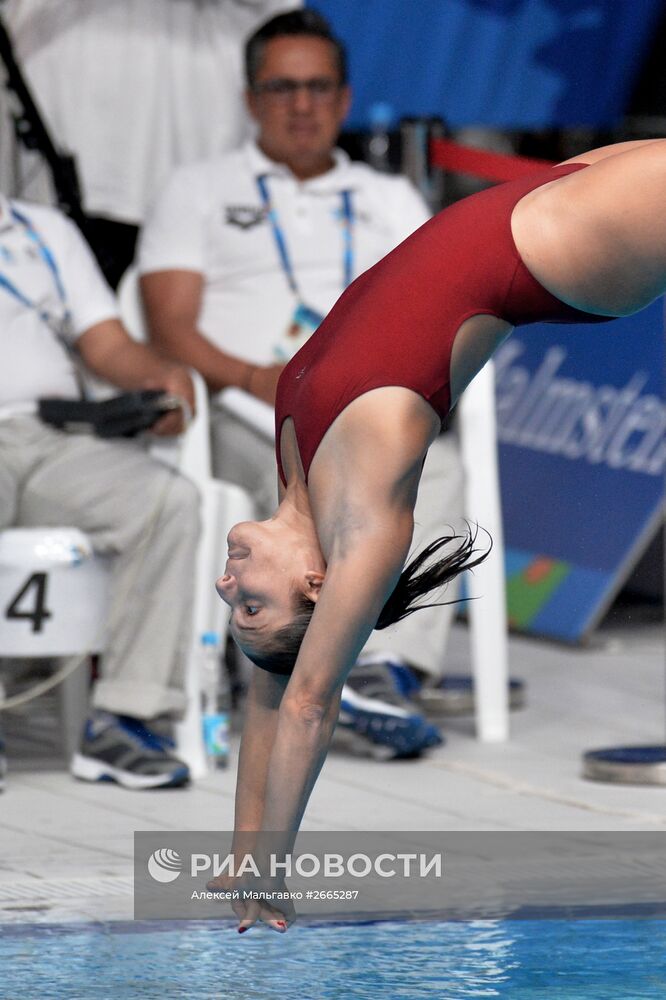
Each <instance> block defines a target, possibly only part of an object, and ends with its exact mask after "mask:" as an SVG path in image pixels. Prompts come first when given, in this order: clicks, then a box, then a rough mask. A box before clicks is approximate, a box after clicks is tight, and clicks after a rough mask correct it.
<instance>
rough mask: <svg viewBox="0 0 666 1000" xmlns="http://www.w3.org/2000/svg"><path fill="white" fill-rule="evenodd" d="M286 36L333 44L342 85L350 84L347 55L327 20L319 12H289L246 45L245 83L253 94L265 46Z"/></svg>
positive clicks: (259, 31) (264, 25) (275, 18)
mask: <svg viewBox="0 0 666 1000" xmlns="http://www.w3.org/2000/svg"><path fill="white" fill-rule="evenodd" d="M285 36H288V37H291V38H295V37H298V36H301V37H305V38H323V39H324V41H327V42H330V44H331V45H332V46H333V49H334V52H335V60H336V62H337V64H338V73H339V82H340V84H345V83H347V53H346V51H345V47H344V45H343V44H342V42H341V41H340V40H339V39H338V38H336V37H335V35H334V34H333V32H332V31H331V26H330V24H329V23H328V21H327V20H326V18H325V17H322V15H321V14H318V13H317V11H316V10H307V9H305V10H289V11H287V12H286V13H285V14H278V15H277V16H276V17H272V18H271V19H270V21H266V23H265V24H262V25H261V27H260V28H257V30H256V31H255V32H254V34H253V35H250V37H249V38H248V40H247V42H246V43H245V79H246V82H247V85H248V87H249V88H250V90H251V89H252V88H253V87H254V86H255V84H256V82H257V75H258V73H259V68H260V66H261V61H262V59H263V58H264V50H265V48H266V44H267V43H268V42H270V41H271V39H273V38H283V37H285Z"/></svg>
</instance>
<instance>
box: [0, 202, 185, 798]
mask: <svg viewBox="0 0 666 1000" xmlns="http://www.w3.org/2000/svg"><path fill="white" fill-rule="evenodd" d="M0 329H2V337H0V530H1V529H3V528H8V527H12V526H23V527H26V526H31V525H34V526H38V525H53V526H59V527H62V526H67V525H71V526H73V527H78V528H80V529H81V530H83V531H84V532H86V534H87V535H88V536H89V537H90V539H91V541H92V543H93V546H94V548H95V551H96V552H98V553H103V554H105V555H110V556H113V557H114V559H113V560H112V590H111V600H110V605H109V609H108V626H107V636H108V641H107V646H106V649H105V651H104V654H103V657H102V672H101V677H100V679H99V680H98V682H97V683H96V684H95V687H94V690H93V694H92V712H91V715H90V717H89V719H88V721H87V724H86V727H85V731H84V734H83V738H82V741H81V746H80V749H79V753H78V754H76V755H75V757H74V759H73V762H72V772H73V774H74V775H76V776H77V777H79V778H83V779H87V780H99V779H107V780H108V779H112V780H114V781H117V782H118V783H120V784H122V785H124V786H125V787H128V788H152V787H155V786H158V785H161V786H164V785H180V784H183V783H185V782H186V781H187V780H188V777H189V774H188V768H187V767H186V765H185V764H183V763H182V762H181V761H180V760H178V759H177V758H176V757H174V756H173V754H172V752H171V751H170V749H169V746H168V741H167V740H166V739H165V738H163V737H161V736H159V735H158V734H157V733H154V732H152V731H151V728H150V726H151V722H152V720H156V719H158V718H159V717H171V718H175V717H178V716H180V715H181V714H182V713H183V711H184V709H185V704H186V697H185V693H184V684H183V679H184V665H185V658H186V655H187V652H188V648H189V641H190V627H191V595H192V590H193V577H194V559H195V552H196V544H197V538H198V495H197V492H196V490H195V488H194V486H193V485H192V484H191V483H190V482H189V481H188V480H187V479H185V478H184V477H182V476H180V475H178V474H177V473H176V472H175V471H174V470H172V469H170V468H169V467H168V466H166V465H164V464H163V463H160V462H158V461H155V460H152V459H151V458H150V457H149V455H148V454H147V453H146V451H145V450H144V448H143V447H141V445H140V444H137V443H135V442H134V441H132V440H127V439H118V440H115V441H107V440H100V439H99V438H96V437H93V436H91V435H88V434H82V433H76V434H70V433H65V432H64V431H60V430H56V429H55V428H53V427H51V426H47V425H45V424H43V423H42V422H41V421H40V420H39V418H38V416H37V415H36V409H37V408H36V401H37V399H38V398H40V397H42V396H62V397H69V398H71V397H77V396H79V394H80V393H79V385H80V381H81V379H80V372H79V370H78V367H77V363H78V362H79V361H81V362H82V363H83V364H84V365H85V366H86V367H87V368H88V369H89V370H90V371H92V372H93V373H94V374H96V375H98V376H100V377H101V378H103V379H105V380H107V381H108V382H111V383H113V384H114V385H115V386H118V387H119V388H121V389H128V390H130V389H140V388H159V389H165V390H167V391H168V392H170V393H173V394H175V395H178V396H180V397H183V398H185V399H186V400H187V401H188V402H189V404H190V405H192V404H193V386H192V383H191V379H190V376H189V374H188V372H187V371H186V369H184V368H183V367H181V366H180V365H175V364H173V363H172V362H166V361H164V360H162V359H161V358H159V357H158V356H157V355H156V354H155V352H154V351H153V350H152V349H151V348H149V347H146V346H145V345H142V344H137V343H135V342H134V341H133V340H131V339H130V337H129V336H128V335H127V333H126V332H125V330H124V329H123V327H122V326H121V324H120V322H119V320H118V317H117V310H116V303H115V299H114V296H113V295H112V293H111V292H110V291H109V289H108V288H107V286H106V284H105V282H104V280H103V278H102V277H101V275H100V273H99V270H98V268H97V265H96V263H95V261H94V258H93V256H92V254H91V252H90V250H89V249H88V246H87V244H86V243H85V242H84V240H83V238H82V236H81V235H80V234H79V232H78V230H77V229H76V228H75V226H74V225H73V224H72V223H71V222H70V221H69V220H67V219H66V218H65V217H64V216H62V215H61V214H60V213H59V212H57V211H56V210H54V209H51V208H45V207H41V206H35V205H28V204H24V203H21V202H15V201H10V200H9V199H7V198H5V197H3V196H2V195H0ZM153 429H154V432H155V433H157V434H178V433H180V432H181V431H182V429H183V424H182V417H181V415H180V413H179V412H173V413H168V414H165V415H164V416H162V417H161V418H160V420H159V422H158V423H157V424H156V425H155V426H154V428H153ZM146 537H148V544H147V545H143V544H141V543H142V541H143V540H144V539H145V538H146ZM162 721H163V720H162V719H160V725H161V724H162ZM1 770H2V769H0V772H1Z"/></svg>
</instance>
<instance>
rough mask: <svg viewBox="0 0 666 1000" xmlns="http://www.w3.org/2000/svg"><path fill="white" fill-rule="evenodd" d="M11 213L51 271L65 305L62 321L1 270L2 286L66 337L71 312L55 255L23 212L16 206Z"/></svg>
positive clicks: (58, 335)
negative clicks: (18, 210) (56, 321)
mask: <svg viewBox="0 0 666 1000" xmlns="http://www.w3.org/2000/svg"><path fill="white" fill-rule="evenodd" d="M10 214H11V217H12V219H14V221H15V222H18V223H20V225H22V226H23V228H24V230H25V233H26V236H27V237H28V239H29V240H30V241H31V242H32V243H34V244H35V246H36V247H37V250H38V252H39V256H40V257H41V259H42V260H43V261H44V263H45V264H46V266H47V267H48V269H49V271H50V272H51V276H52V278H53V283H54V285H55V287H56V290H57V292H58V298H59V299H60V302H61V303H62V306H63V316H62V319H61V320H60V322H58V323H55V322H54V317H53V316H51V314H50V313H49V312H47V310H45V309H42V308H40V306H39V305H38V304H37V302H36V301H35V300H34V299H31V298H29V297H28V296H27V295H26V294H25V293H24V292H22V291H21V289H20V288H18V287H17V286H16V285H15V284H14V282H13V281H11V279H10V278H8V277H7V275H6V274H3V273H2V272H1V271H0V288H4V289H5V291H7V292H9V294H10V295H13V296H14V298H15V299H17V300H18V301H19V302H20V303H22V305H24V306H25V307H26V308H27V309H34V311H35V312H36V313H37V315H38V316H39V318H40V319H41V320H42V322H44V323H46V325H47V326H48V327H49V329H50V330H52V331H53V333H55V334H56V336H57V337H58V338H59V339H61V340H62V339H64V335H63V326H64V325H66V324H67V323H68V322H69V320H70V313H69V309H68V308H67V295H66V293H65V286H64V285H63V283H62V278H61V277H60V271H59V270H58V265H57V264H56V261H55V257H54V256H53V254H52V253H51V251H50V249H49V248H48V246H47V245H46V243H45V242H44V240H43V239H42V238H41V236H40V235H39V233H38V232H37V231H36V230H35V229H33V227H32V225H31V223H30V221H29V220H28V219H26V217H25V216H24V215H22V214H21V212H17V210H16V209H15V208H11V209H10Z"/></svg>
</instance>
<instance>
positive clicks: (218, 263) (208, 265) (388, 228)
mask: <svg viewBox="0 0 666 1000" xmlns="http://www.w3.org/2000/svg"><path fill="white" fill-rule="evenodd" d="M334 159H335V165H334V166H333V167H332V168H331V170H329V171H327V172H326V173H325V174H321V175H320V176H318V177H314V178H312V179H311V180H307V181H299V180H297V178H296V177H294V175H293V174H292V173H291V171H289V170H288V168H287V167H285V166H283V165H282V164H278V163H274V162H273V161H271V160H269V159H268V158H267V157H266V156H265V155H264V154H263V153H262V152H261V150H260V149H259V148H258V147H257V146H256V144H254V143H247V144H246V145H245V146H243V147H241V148H240V149H238V150H236V151H234V152H233V153H227V154H226V155H224V156H221V157H218V158H216V159H214V160H207V161H203V162H201V163H197V164H193V165H191V166H187V167H182V168H180V169H178V170H177V171H176V172H175V173H174V174H173V176H172V178H171V181H170V183H169V184H168V185H167V187H166V189H165V190H164V192H163V193H162V195H161V197H160V198H159V199H158V201H157V203H156V205H155V206H154V208H153V210H152V212H151V213H150V214H149V217H148V221H147V223H146V225H145V227H144V230H143V234H142V237H141V243H140V251H139V269H140V271H141V273H143V274H147V273H150V272H155V271H167V270H172V269H175V270H185V271H196V272H198V273H201V274H202V275H203V276H204V294H203V303H202V308H201V312H200V315H199V323H198V327H199V330H200V331H201V332H202V333H203V334H204V335H205V336H206V337H208V338H209V339H210V340H211V341H212V342H213V343H214V344H216V345H217V346H218V347H220V348H221V349H222V350H224V351H227V352H228V353H230V354H235V355H238V356H241V357H243V358H246V359H247V360H249V361H253V362H255V363H258V364H269V363H271V362H273V361H275V360H276V355H275V347H276V344H277V343H279V341H280V339H281V338H282V336H283V332H284V330H285V329H286V327H287V326H288V325H289V323H290V320H291V317H292V314H293V311H294V308H295V306H296V304H297V297H296V296H295V295H294V293H293V292H292V291H291V289H290V288H289V284H288V282H287V277H286V275H285V273H284V269H283V267H282V265H281V262H280V256H279V253H278V250H277V247H276V243H275V238H274V234H273V230H272V228H271V225H270V222H269V220H268V218H267V215H266V211H265V209H264V206H263V203H262V199H261V195H260V192H259V188H258V185H257V177H259V176H262V175H263V176H265V177H266V185H267V188H268V192H269V195H270V200H271V204H272V207H273V208H274V210H275V212H276V214H277V219H278V223H279V226H280V228H281V229H282V231H283V234H284V239H285V243H286V246H287V250H288V254H289V257H290V259H291V261H292V265H293V270H294V274H295V277H296V281H297V284H298V289H299V292H300V298H301V299H302V301H303V302H304V303H305V304H306V305H307V306H309V307H310V308H312V309H315V310H317V311H318V312H319V313H320V314H322V315H325V314H326V313H327V312H328V311H329V310H330V308H331V307H332V305H333V304H334V302H335V301H336V299H337V298H338V297H339V296H340V294H341V292H342V291H343V284H344V278H343V276H344V240H345V232H344V230H345V221H344V213H343V194H342V193H343V192H345V191H348V192H350V198H351V205H352V214H353V224H352V246H353V277H357V276H358V275H359V274H361V273H362V272H363V271H365V270H367V269H368V268H369V267H371V266H372V265H373V264H375V263H376V262H377V261H378V260H380V259H381V258H382V257H383V256H385V254H387V253H388V252H389V251H390V250H392V249H393V248H394V247H395V246H397V244H398V243H400V242H401V241H402V240H403V239H405V238H406V237H407V236H409V235H410V233H412V232H413V231H414V230H415V229H417V228H418V227H419V226H420V225H422V224H423V223H424V222H426V221H427V219H428V217H429V213H428V210H427V207H426V205H425V203H424V202H423V200H422V199H421V197H420V195H418V194H417V193H416V191H415V190H414V188H413V187H412V186H411V185H410V183H409V182H408V181H407V180H406V179H405V178H404V177H394V176H389V175H387V174H381V173H378V172H377V171H376V170H373V169H372V168H371V167H369V166H367V165H366V164H364V163H356V162H352V161H351V160H350V159H349V157H348V156H347V155H346V154H345V153H344V152H342V150H335V151H334Z"/></svg>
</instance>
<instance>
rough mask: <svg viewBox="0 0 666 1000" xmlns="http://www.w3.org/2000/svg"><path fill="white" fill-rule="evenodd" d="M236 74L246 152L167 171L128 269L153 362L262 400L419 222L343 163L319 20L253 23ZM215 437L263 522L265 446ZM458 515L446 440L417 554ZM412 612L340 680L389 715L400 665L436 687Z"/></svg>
mask: <svg viewBox="0 0 666 1000" xmlns="http://www.w3.org/2000/svg"><path fill="white" fill-rule="evenodd" d="M246 77H247V84H248V104H249V108H250V111H251V113H252V115H253V117H254V119H255V121H256V123H257V126H258V135H257V139H256V142H248V143H246V144H245V145H244V146H242V147H241V148H240V149H239V150H237V151H235V152H233V153H229V154H227V155H226V156H222V157H218V158H217V159H214V160H209V161H206V162H202V163H199V164H195V165H191V166H188V167H184V168H181V169H180V170H178V171H176V172H175V173H174V175H173V176H172V178H171V180H170V181H169V183H168V184H167V186H166V188H165V189H164V191H163V192H162V194H161V196H160V197H158V199H157V201H156V204H155V205H154V207H153V209H152V211H151V212H150V213H149V216H148V220H147V222H146V225H145V227H144V229H143V233H142V236H141V240H140V250H139V258H138V259H139V270H140V272H141V276H142V277H141V288H142V292H143V298H144V304H145V307H146V315H147V319H148V324H149V329H150V331H151V337H152V340H153V342H154V343H155V344H156V346H158V348H159V349H160V351H162V352H164V353H165V354H167V355H169V356H171V357H173V358H174V359H178V360H180V361H183V362H185V363H187V364H189V365H192V366H193V367H195V368H197V369H198V370H199V371H200V372H201V373H202V375H203V376H204V378H205V379H206V382H207V383H208V385H209V387H210V389H211V390H213V391H216V390H219V389H221V388H223V387H226V386H238V387H240V388H241V389H244V390H246V391H247V392H248V393H250V394H252V395H254V396H256V397H258V398H259V399H263V400H264V401H266V402H268V403H271V404H273V403H274V400H275V388H276V384H277V380H278V378H279V375H280V372H281V370H282V367H283V365H284V363H285V361H286V360H288V359H289V358H290V357H291V356H292V355H293V354H294V353H295V351H296V350H297V349H298V347H299V346H300V345H301V344H302V343H303V342H304V340H305V339H306V338H307V337H308V336H309V335H310V334H311V333H312V332H313V330H314V329H315V328H316V326H317V325H318V323H319V321H320V320H321V319H322V318H323V317H324V316H325V315H326V313H327V312H328V311H329V310H330V308H331V307H332V306H333V304H334V303H335V301H336V299H337V298H338V296H339V295H340V294H341V292H342V291H343V290H344V288H345V287H346V286H347V285H348V284H349V283H350V282H351V280H353V278H354V277H356V276H357V275H359V274H361V273H362V272H363V271H365V270H366V269H367V268H369V267H370V266H372V265H373V264H374V263H376V262H377V261H378V260H379V259H380V258H381V257H383V256H384V255H385V254H386V253H388V252H389V251H390V250H392V249H393V248H394V247H395V246H396V245H397V244H398V243H400V242H401V241H402V240H403V239H405V238H406V237H407V236H409V235H410V233H412V232H413V231H414V230H415V229H416V228H418V227H419V226H420V225H422V224H423V223H424V222H426V221H427V219H428V215H429V213H428V210H427V208H426V206H425V204H424V202H423V201H422V199H421V198H420V196H419V195H418V194H417V193H416V191H415V190H414V189H413V188H412V187H411V185H410V184H409V182H408V181H407V180H406V179H405V178H403V177H397V176H390V175H387V174H382V173H379V172H378V171H376V170H373V169H371V168H370V167H369V166H367V165H366V164H364V163H354V162H351V161H350V159H349V157H348V156H347V155H346V154H345V153H344V152H343V151H342V150H340V149H337V148H336V147H335V142H336V139H337V136H338V133H339V131H340V128H341V126H342V123H343V121H344V119H345V117H346V114H347V111H348V108H349V102H350V91H349V87H348V85H347V78H346V66H345V54H344V50H343V48H342V46H341V45H340V43H339V42H338V41H337V39H335V38H334V37H333V36H332V35H331V33H330V29H329V27H328V25H327V22H326V21H324V19H323V18H321V17H320V15H318V14H315V12H313V11H296V12H292V13H290V14H284V15H278V16H277V17H275V18H273V19H272V20H271V21H269V22H268V23H267V24H266V25H264V26H263V27H262V28H260V29H259V30H258V31H257V32H256V33H255V35H254V36H252V38H251V39H250V40H249V42H248V44H247V46H246ZM405 294H406V295H407V294H409V290H408V289H405ZM350 363H353V359H350ZM213 441H214V459H215V469H216V474H217V475H219V476H220V477H222V478H224V479H227V480H232V481H235V482H238V483H239V484H240V485H242V486H243V487H244V488H246V489H248V490H250V491H251V492H252V494H253V495H254V497H255V499H256V501H257V506H258V513H259V516H269V515H270V513H272V511H273V510H274V509H275V505H276V497H277V490H276V474H275V458H274V454H273V449H272V447H271V446H270V445H269V444H268V443H267V442H266V441H265V439H263V438H262V437H261V436H260V435H259V434H257V433H255V432H254V431H253V430H252V429H251V428H249V427H248V426H247V425H246V424H245V423H243V422H241V421H240V420H235V419H233V418H232V417H230V416H229V415H228V414H226V413H221V412H218V413H217V415H215V414H214V416H213ZM461 507H462V473H461V463H460V459H459V456H458V449H457V445H456V442H455V438H454V436H453V435H452V434H444V435H442V436H441V437H440V438H439V439H438V441H437V442H436V443H435V446H434V447H433V448H432V449H431V452H430V453H429V456H428V458H427V460H426V465H425V469H424V474H423V478H422V480H421V486H420V493H419V501H418V503H417V509H416V522H417V525H418V529H417V533H416V536H415V544H418V545H419V546H420V545H423V544H425V543H427V542H428V541H429V540H431V539H432V538H434V537H437V536H438V535H441V534H442V527H443V526H444V525H446V524H447V523H451V521H452V519H453V521H455V520H457V519H458V518H459V516H460V513H461ZM447 596H449V595H447ZM450 596H451V597H455V594H451V595H450ZM423 615H424V616H426V615H427V621H425V620H424V617H422V618H421V620H420V621H419V622H418V623H417V624H416V625H414V624H412V623H410V622H409V621H407V622H404V623H400V624H399V625H398V626H397V627H396V628H395V629H394V630H392V633H391V634H390V635H389V634H386V635H383V636H382V637H381V638H380V637H378V636H373V637H372V638H371V639H370V641H369V642H368V645H367V646H366V649H365V650H364V655H363V657H362V658H361V660H360V661H359V664H358V665H357V667H355V668H354V670H353V671H352V674H351V675H350V678H349V684H350V685H352V686H354V687H355V688H356V690H357V692H358V691H360V692H361V693H362V694H363V696H364V697H366V700H367V698H368V696H370V697H371V696H372V695H373V694H376V695H379V694H381V697H382V700H384V701H387V700H391V701H393V702H394V703H395V705H396V711H397V710H400V711H407V710H409V711H411V712H412V713H414V711H415V709H414V706H413V705H406V703H405V700H404V698H401V697H397V698H396V697H393V696H392V695H391V694H390V692H389V691H388V689H389V688H390V689H393V685H394V683H395V680H396V676H398V679H399V681H400V682H402V683H403V684H405V683H407V684H408V685H409V684H410V683H412V682H413V681H414V677H413V675H411V674H409V676H408V677H407V676H406V671H405V669H404V665H405V664H406V663H411V664H412V665H413V666H415V667H416V668H417V669H418V670H420V672H421V677H422V678H423V677H430V678H432V682H433V683H434V682H436V681H437V680H438V679H439V678H440V677H441V672H442V666H443V656H444V648H445V643H446V636H447V632H448V628H449V625H450V612H449V613H442V609H437V610H436V611H434V612H424V613H423ZM389 662H390V664H391V667H390V670H389V671H388V672H387V669H386V664H387V663H389ZM379 668H381V669H379ZM378 671H379V672H380V673H381V675H382V678H383V682H381V683H378ZM387 673H388V674H389V675H390V676H389V677H388V683H387V680H386V678H387ZM415 686H416V687H418V683H417V684H416V685H415ZM394 694H395V692H394ZM343 707H344V702H343ZM361 707H363V706H361ZM365 707H367V706H365ZM375 707H377V706H375ZM355 708H356V709H358V708H359V706H358V705H356V706H355ZM433 729H434V727H432V726H427V725H426V724H425V723H424V727H423V728H422V729H421V730H419V731H418V734H416V735H415V736H414V741H413V747H414V748H416V749H418V748H419V747H425V746H428V745H429V744H431V743H434V742H439V737H438V735H437V734H436V733H434V732H433ZM363 737H364V739H365V738H370V739H371V740H372V737H368V736H367V733H366V732H364V733H363ZM382 739H383V737H382ZM419 741H420V742H419Z"/></svg>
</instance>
